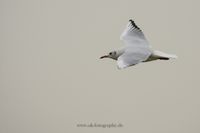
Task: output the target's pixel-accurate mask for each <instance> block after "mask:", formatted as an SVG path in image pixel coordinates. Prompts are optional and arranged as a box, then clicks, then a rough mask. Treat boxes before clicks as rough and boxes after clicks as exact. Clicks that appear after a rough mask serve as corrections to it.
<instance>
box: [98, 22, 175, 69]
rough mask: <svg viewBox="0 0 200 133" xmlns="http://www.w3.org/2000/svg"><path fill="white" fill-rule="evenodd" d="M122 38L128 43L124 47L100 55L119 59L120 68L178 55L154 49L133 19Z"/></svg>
mask: <svg viewBox="0 0 200 133" xmlns="http://www.w3.org/2000/svg"><path fill="white" fill-rule="evenodd" d="M120 39H121V40H122V41H123V42H124V43H125V44H126V46H125V47H124V48H121V49H119V50H116V51H112V52H110V53H109V54H108V55H105V56H102V57H100V58H101V59H102V58H112V59H114V60H117V65H118V68H119V69H122V68H126V67H129V66H133V65H136V64H138V63H140V62H148V61H153V60H158V59H160V60H169V59H170V58H177V57H176V55H171V54H166V53H163V52H161V51H155V50H153V49H152V48H151V46H150V45H149V43H148V41H147V39H146V38H145V36H144V34H143V32H142V31H141V30H140V28H139V27H138V26H137V25H136V24H135V22H134V21H133V20H129V23H128V25H127V27H126V29H125V30H124V32H123V33H122V35H121V37H120Z"/></svg>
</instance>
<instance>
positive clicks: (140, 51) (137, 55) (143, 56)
mask: <svg viewBox="0 0 200 133" xmlns="http://www.w3.org/2000/svg"><path fill="white" fill-rule="evenodd" d="M151 53H152V52H151V50H149V49H147V48H143V47H129V48H127V49H126V50H125V52H124V53H123V54H122V55H121V56H119V58H118V59H117V65H118V68H120V69H122V68H126V67H129V66H133V65H136V64H138V63H140V62H143V61H145V60H147V59H148V58H149V56H150V55H151Z"/></svg>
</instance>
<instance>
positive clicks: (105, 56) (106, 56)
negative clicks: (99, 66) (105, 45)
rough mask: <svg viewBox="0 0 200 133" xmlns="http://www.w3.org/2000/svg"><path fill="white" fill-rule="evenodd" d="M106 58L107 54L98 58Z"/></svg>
mask: <svg viewBox="0 0 200 133" xmlns="http://www.w3.org/2000/svg"><path fill="white" fill-rule="evenodd" d="M103 58H108V55H104V56H101V57H100V58H99V59H103Z"/></svg>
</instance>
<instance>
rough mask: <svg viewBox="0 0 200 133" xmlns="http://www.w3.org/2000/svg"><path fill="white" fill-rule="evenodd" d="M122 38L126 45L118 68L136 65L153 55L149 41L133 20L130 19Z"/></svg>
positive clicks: (119, 59)
mask: <svg viewBox="0 0 200 133" xmlns="http://www.w3.org/2000/svg"><path fill="white" fill-rule="evenodd" d="M120 38H121V40H123V41H124V43H125V44H126V47H125V52H124V53H123V54H122V55H121V56H120V57H119V58H118V60H117V64H118V68H126V67H128V66H132V65H136V64H138V63H140V62H143V61H145V60H147V59H148V57H149V56H150V55H151V53H152V51H151V49H150V45H149V43H148V42H147V40H146V38H145V36H144V34H143V33H142V31H141V30H140V28H139V27H138V26H137V25H136V24H135V23H134V21H133V20H129V23H128V25H127V27H126V29H125V30H124V32H123V33H122V35H121V37H120Z"/></svg>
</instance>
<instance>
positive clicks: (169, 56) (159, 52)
mask: <svg viewBox="0 0 200 133" xmlns="http://www.w3.org/2000/svg"><path fill="white" fill-rule="evenodd" d="M153 54H154V55H156V56H158V57H165V58H172V59H177V58H178V57H177V56H176V55H173V54H166V53H164V52H161V51H154V52H153Z"/></svg>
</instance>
